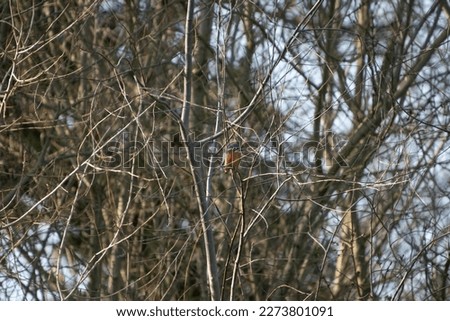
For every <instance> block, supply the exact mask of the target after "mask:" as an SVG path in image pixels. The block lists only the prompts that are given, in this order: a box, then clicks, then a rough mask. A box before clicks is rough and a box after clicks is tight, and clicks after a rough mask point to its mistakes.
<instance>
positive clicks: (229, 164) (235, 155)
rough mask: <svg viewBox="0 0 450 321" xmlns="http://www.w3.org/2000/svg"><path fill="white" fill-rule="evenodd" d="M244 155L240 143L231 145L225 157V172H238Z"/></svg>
mask: <svg viewBox="0 0 450 321" xmlns="http://www.w3.org/2000/svg"><path fill="white" fill-rule="evenodd" d="M241 158H242V154H241V147H240V146H239V143H231V144H229V145H228V146H227V148H226V150H225V155H224V161H223V165H224V166H223V167H224V172H225V173H228V171H229V170H237V169H238V167H239V163H240V162H241Z"/></svg>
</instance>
